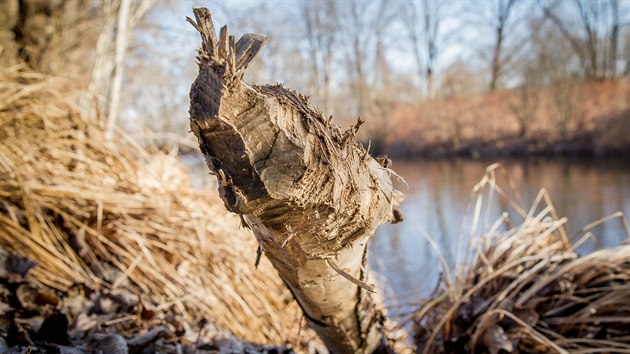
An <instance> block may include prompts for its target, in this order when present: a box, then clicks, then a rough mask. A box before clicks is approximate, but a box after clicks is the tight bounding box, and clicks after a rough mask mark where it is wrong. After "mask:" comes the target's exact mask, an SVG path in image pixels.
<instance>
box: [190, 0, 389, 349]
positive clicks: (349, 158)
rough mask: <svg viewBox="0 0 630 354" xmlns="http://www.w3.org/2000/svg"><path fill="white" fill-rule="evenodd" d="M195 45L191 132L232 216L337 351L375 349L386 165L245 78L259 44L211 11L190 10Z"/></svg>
mask: <svg viewBox="0 0 630 354" xmlns="http://www.w3.org/2000/svg"><path fill="white" fill-rule="evenodd" d="M194 12H195V17H196V22H194V21H193V20H191V19H188V20H189V22H191V23H192V24H193V26H195V28H196V29H197V30H198V31H199V32H200V33H201V38H202V47H201V49H200V50H199V55H198V57H197V59H198V62H199V76H198V77H197V79H196V81H195V82H194V83H193V85H192V87H191V91H190V99H191V106H190V117H191V128H192V131H193V132H194V134H195V135H196V136H197V139H198V141H199V146H200V149H201V152H202V153H203V155H204V157H205V159H206V163H207V165H208V168H209V169H210V170H211V171H212V172H213V173H215V174H216V176H217V179H218V181H219V194H220V196H221V198H222V199H223V201H224V203H225V206H226V208H227V209H228V210H230V211H232V212H235V213H237V214H240V215H241V217H242V220H243V222H244V223H246V225H247V226H249V227H250V228H251V229H252V231H253V233H254V235H255V237H256V238H257V240H258V242H259V244H260V247H261V250H262V251H263V252H264V254H265V255H266V256H267V257H268V258H269V260H270V261H271V263H272V264H273V265H274V267H275V268H276V270H277V271H278V273H279V275H280V276H281V277H282V279H283V280H284V281H285V283H286V285H287V287H288V288H289V289H290V290H291V292H292V293H293V295H294V297H295V299H296V300H297V302H298V303H299V305H300V306H301V307H302V309H303V311H304V315H305V316H306V318H307V319H308V322H309V324H310V326H311V327H312V328H314V329H315V330H316V331H317V333H318V334H319V335H320V337H321V338H322V339H323V341H324V342H325V343H326V345H327V346H328V348H329V349H330V350H331V351H332V352H335V353H367V352H372V351H374V350H375V349H377V348H378V347H379V346H380V345H381V339H382V331H383V328H382V322H383V316H382V315H381V314H380V313H379V311H377V310H376V308H375V305H374V302H373V301H372V296H371V292H370V291H371V289H372V287H371V286H370V285H369V284H367V283H368V279H367V277H368V274H367V271H366V269H367V259H366V257H367V243H368V239H369V237H370V236H371V235H372V233H373V231H374V229H375V228H376V226H378V225H379V224H381V223H383V222H385V221H395V220H396V219H397V218H396V217H395V216H399V214H398V213H397V212H395V211H394V207H395V205H396V200H398V199H400V195H401V194H400V193H399V192H398V191H396V190H395V189H394V188H393V187H392V183H391V179H390V173H391V170H389V169H387V168H386V166H382V165H381V164H379V163H378V162H377V161H376V160H374V159H372V158H371V157H370V155H369V154H368V153H367V152H366V151H365V150H364V149H363V148H362V147H361V146H360V145H359V144H358V143H356V141H355V137H354V136H355V133H356V130H357V129H358V126H359V125H360V122H359V123H357V125H356V126H354V127H351V128H350V129H349V130H348V131H345V132H344V131H342V130H341V129H340V128H339V127H337V126H336V125H333V124H331V123H330V119H329V118H325V117H324V116H323V115H322V113H321V112H320V111H319V110H318V109H316V108H314V107H312V106H310V105H309V103H308V98H306V97H305V96H303V95H301V94H299V93H297V92H295V91H293V90H290V89H286V88H284V87H282V86H281V85H266V86H250V85H247V84H245V83H244V82H242V81H241V79H242V77H243V72H244V70H245V68H246V67H247V65H248V64H249V62H250V61H251V60H252V59H253V58H254V57H255V56H256V54H257V53H258V52H259V50H260V49H261V48H262V46H263V45H264V43H265V41H266V38H265V37H262V36H258V35H254V34H246V35H244V36H243V37H242V38H241V39H240V40H239V41H238V42H235V39H234V37H233V36H228V34H227V29H226V27H223V28H222V29H221V33H220V36H219V37H218V38H217V36H216V34H215V32H214V28H213V24H212V20H211V17H210V13H209V11H208V10H207V9H195V10H194Z"/></svg>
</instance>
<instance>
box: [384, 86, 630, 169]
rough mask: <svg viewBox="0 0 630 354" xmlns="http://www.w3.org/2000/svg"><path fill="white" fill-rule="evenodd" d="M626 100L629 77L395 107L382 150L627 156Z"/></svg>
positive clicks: (629, 118)
mask: <svg viewBox="0 0 630 354" xmlns="http://www.w3.org/2000/svg"><path fill="white" fill-rule="evenodd" d="M629 102H630V79H628V78H621V79H616V80H609V81H605V82H592V83H584V82H570V83H567V84H566V85H564V86H561V87H544V88H538V89H535V90H534V89H531V90H528V91H523V90H522V89H515V90H507V91H500V92H495V93H490V94H483V95H477V96H468V97H451V98H444V99H439V100H434V101H429V102H426V103H422V104H420V105H407V106H401V107H398V108H397V109H395V110H394V112H393V113H392V117H391V121H390V123H389V124H388V125H387V126H388V127H389V129H385V131H386V136H385V138H384V141H385V144H384V151H385V152H386V153H387V154H388V155H390V156H394V157H411V156H416V157H417V156H424V157H445V156H469V157H498V156H505V157H507V156H559V155H563V156H590V157H592V156H623V155H626V156H627V155H628V154H630V131H629V130H628V129H627V127H628V126H630V103H629ZM399 127H405V129H400V128H399Z"/></svg>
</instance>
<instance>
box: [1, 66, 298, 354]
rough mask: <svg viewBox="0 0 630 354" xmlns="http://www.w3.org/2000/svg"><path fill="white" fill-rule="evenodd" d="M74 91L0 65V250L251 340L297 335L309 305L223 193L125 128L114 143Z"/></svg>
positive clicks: (58, 279) (55, 278)
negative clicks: (301, 304) (264, 254)
mask: <svg viewBox="0 0 630 354" xmlns="http://www.w3.org/2000/svg"><path fill="white" fill-rule="evenodd" d="M71 96H72V92H69V91H68V90H67V88H66V87H65V86H64V83H63V82H60V81H59V80H57V79H53V78H49V77H46V76H43V75H39V74H34V73H30V72H25V71H23V70H21V69H20V68H19V67H16V68H10V69H5V70H3V71H2V72H0V246H2V247H4V248H6V249H8V250H11V251H13V252H16V253H19V254H21V255H24V256H27V257H29V258H31V259H34V260H36V261H37V262H38V264H39V266H38V267H36V268H35V269H34V270H33V271H32V273H31V274H30V275H29V276H30V277H32V278H33V281H34V282H36V283H37V284H40V285H42V286H44V285H45V286H49V287H53V288H55V289H58V290H61V291H64V290H66V289H68V287H70V286H71V285H72V284H73V283H77V282H83V283H85V284H87V285H88V286H91V287H96V288H105V289H114V288H127V289H128V290H130V291H132V292H133V293H136V294H138V295H140V296H142V297H143V298H145V299H150V300H151V301H153V302H155V303H157V304H158V305H159V307H158V309H163V310H164V309H170V310H171V311H173V312H175V313H178V314H180V315H181V316H183V317H184V318H185V319H186V320H187V321H189V322H191V323H192V322H193V321H196V320H200V319H208V320H210V321H214V322H215V323H217V324H218V325H219V326H220V327H222V328H224V329H227V330H229V331H231V332H233V333H234V334H236V335H237V336H239V337H241V338H243V339H245V340H248V341H253V342H258V343H276V344H281V343H284V342H285V341H287V340H289V339H290V338H293V339H292V340H295V337H296V336H297V335H298V329H299V328H298V327H299V325H298V323H301V321H300V318H301V316H302V314H301V311H300V310H299V308H298V307H297V306H296V304H295V303H294V302H293V301H292V298H291V296H290V294H289V293H288V291H287V290H286V289H285V288H284V286H283V285H282V283H281V281H280V279H279V277H278V276H277V275H276V272H275V271H274V270H273V268H272V267H271V266H270V264H269V263H268V262H267V261H266V260H265V261H263V262H262V263H261V265H260V267H259V269H258V270H255V269H254V258H255V254H256V247H257V245H256V242H255V240H254V239H253V237H251V235H249V234H247V233H246V232H244V231H242V230H239V226H238V225H239V221H238V219H237V218H235V217H234V216H231V215H227V214H226V213H225V211H224V207H223V205H222V204H221V202H220V200H219V199H218V198H217V197H216V196H215V195H216V193H215V192H214V191H210V190H202V191H198V190H195V189H193V188H192V186H191V183H190V175H189V172H188V171H187V168H186V166H184V165H183V164H182V163H181V162H179V161H178V159H177V158H176V156H173V155H170V154H165V153H161V152H156V153H148V152H147V151H145V150H143V149H142V148H140V147H139V146H138V145H137V144H135V143H134V142H133V141H132V140H131V139H129V138H128V137H126V136H125V135H124V134H123V133H122V132H120V131H119V132H118V134H117V136H116V137H115V139H114V141H112V142H107V141H106V140H105V139H104V135H103V133H102V131H101V129H99V127H98V126H97V125H96V124H95V123H92V122H91V121H88V120H87V117H81V116H79V114H78V111H77V110H76V109H75V107H74V106H73V105H72V104H71V103H69V101H68V99H67V97H71ZM308 333H309V332H308V331H306V330H304V331H302V333H301V336H302V337H303V338H305V337H308Z"/></svg>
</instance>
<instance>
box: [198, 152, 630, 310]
mask: <svg viewBox="0 0 630 354" xmlns="http://www.w3.org/2000/svg"><path fill="white" fill-rule="evenodd" d="M494 162H496V161H479V160H471V159H442V160H406V161H394V163H393V166H392V168H393V169H394V170H395V171H396V173H397V174H399V175H400V176H401V177H402V178H403V179H404V180H405V181H406V182H407V184H408V186H406V185H404V184H403V183H397V188H398V189H400V190H401V191H402V192H403V193H404V194H405V200H404V202H403V203H402V205H401V209H402V212H403V215H404V217H405V221H404V222H402V223H399V224H396V225H389V224H386V225H382V226H380V227H379V228H378V229H377V231H376V234H375V236H374V237H373V238H372V241H371V243H370V257H369V261H370V266H371V268H372V269H373V270H374V271H375V273H376V277H378V281H379V283H380V284H382V285H383V286H384V290H383V291H384V297H385V299H386V302H387V304H388V305H389V307H390V309H391V310H393V312H394V314H395V313H396V312H398V311H400V312H402V311H403V310H404V309H408V308H409V307H408V306H405V304H407V303H408V302H412V301H414V300H418V299H420V298H421V297H424V296H428V295H429V294H430V293H431V291H432V290H433V289H434V287H435V285H436V284H437V280H438V277H439V274H440V272H441V270H442V269H441V266H440V263H439V259H438V254H437V252H436V251H435V250H434V249H433V248H432V247H431V246H430V245H429V243H428V242H427V240H426V238H425V237H423V235H422V234H423V233H425V235H428V236H430V237H431V239H433V240H434V242H435V243H436V244H437V246H438V247H439V249H440V252H441V253H442V254H443V256H444V259H446V260H447V262H448V263H449V264H450V265H451V266H452V265H453V264H454V262H455V258H456V256H455V254H456V250H457V245H458V242H457V240H458V236H459V235H461V234H463V233H462V230H466V228H465V226H463V224H464V222H463V221H464V219H465V217H466V215H467V207H468V205H469V203H470V200H471V190H472V188H473V187H474V186H475V184H477V183H478V182H479V180H480V179H481V178H482V177H483V175H484V171H485V169H486V167H487V166H488V165H490V164H492V163H494ZM498 162H500V163H501V166H503V168H504V169H505V171H506V172H507V175H508V176H510V178H511V179H512V181H513V182H514V184H515V185H516V188H517V190H518V191H519V192H520V194H521V199H522V203H523V204H524V205H523V206H524V207H529V206H530V205H531V204H532V202H533V201H534V199H535V198H536V195H537V194H538V192H539V191H540V189H541V188H542V187H545V188H546V189H547V191H548V192H549V194H550V196H551V200H552V202H553V204H554V206H555V209H556V211H557V213H558V215H559V216H560V217H562V216H566V217H567V218H568V220H569V221H568V225H567V228H568V231H569V232H568V234H572V233H574V232H576V231H578V230H580V229H581V228H582V227H584V226H585V225H587V224H589V223H591V222H593V221H595V220H598V219H600V218H603V217H605V216H607V215H610V214H613V213H615V212H617V211H622V212H624V213H625V214H626V215H630V160H628V159H613V160H609V159H596V160H588V161H587V160H557V159H554V160H548V159H527V160H507V161H498ZM186 163H187V164H188V165H189V166H190V167H191V168H192V171H193V175H194V176H195V184H196V185H202V184H205V183H215V181H214V179H210V178H209V175H208V171H207V169H206V166H205V164H204V163H203V161H202V160H201V159H200V158H194V159H191V160H188V161H186ZM505 207H506V205H501V204H500V203H499V202H498V201H495V203H494V205H493V210H494V213H495V215H494V216H495V218H496V217H498V216H499V215H500V211H501V210H503V209H504V208H505ZM490 219H492V220H494V219H493V218H492V217H491V218H490ZM514 221H515V223H517V222H518V218H514ZM592 231H593V233H594V235H595V238H593V239H591V240H589V241H588V242H586V243H585V244H584V245H583V246H581V247H580V248H579V249H578V251H579V252H580V253H586V252H590V251H592V250H595V249H598V248H601V247H612V246H616V245H619V244H621V243H623V242H624V241H625V240H626V234H625V231H624V227H623V226H622V223H621V222H620V220H619V219H615V220H611V221H609V222H606V223H604V224H602V225H601V226H598V227H596V228H594V229H593V230H592ZM460 245H461V243H460Z"/></svg>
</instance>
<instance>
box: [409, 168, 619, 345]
mask: <svg viewBox="0 0 630 354" xmlns="http://www.w3.org/2000/svg"><path fill="white" fill-rule="evenodd" d="M502 172H503V171H502V170H501V169H500V168H497V165H493V166H490V167H489V168H488V172H487V175H486V176H485V177H484V179H483V180H482V181H481V182H480V183H479V184H478V185H477V186H476V187H475V191H474V198H473V205H474V208H473V209H474V212H473V213H472V216H471V222H472V226H471V228H472V230H475V229H476V228H477V227H479V226H480V225H486V226H485V227H482V228H483V229H484V231H482V232H481V233H480V234H479V235H478V236H475V237H471V240H470V244H469V252H467V254H469V255H472V259H470V260H468V258H466V260H464V261H463V262H461V266H460V267H459V268H457V269H455V270H449V269H445V272H444V276H443V279H442V281H441V283H440V288H439V290H438V291H436V293H435V294H434V296H433V297H432V299H430V300H428V301H426V302H425V303H423V304H422V306H421V308H420V309H419V310H418V311H417V312H416V313H415V314H414V315H413V321H414V323H415V338H416V344H417V345H418V347H419V350H420V351H421V352H422V353H473V352H488V353H493V354H495V353H500V352H504V353H505V352H507V353H512V352H517V353H549V352H558V353H627V352H628V351H629V350H630V325H629V322H628V321H629V320H628V319H629V318H630V306H629V304H630V285H629V283H630V245H628V244H625V245H623V246H619V247H617V248H613V249H604V250H600V251H597V252H594V253H592V254H589V255H586V256H582V257H579V256H578V255H576V253H575V252H574V249H575V248H576V247H577V246H578V245H579V244H580V243H581V242H583V241H584V240H585V238H587V237H593V235H592V234H590V233H589V231H588V230H589V229H590V228H592V227H594V226H595V225H596V224H598V223H600V222H604V221H608V222H613V221H612V220H610V219H613V218H615V219H618V220H616V221H619V220H621V222H622V223H623V224H624V227H625V229H626V233H628V225H627V221H626V219H625V217H624V216H623V215H620V214H614V215H612V216H611V217H609V218H607V219H605V220H601V221H598V222H595V223H593V224H591V225H588V226H586V227H585V228H583V229H582V230H580V232H579V233H578V234H576V235H573V236H572V237H569V236H567V234H566V232H565V229H564V225H565V223H566V218H558V216H557V215H556V212H555V209H554V207H553V205H552V204H551V201H550V200H549V197H548V195H547V194H546V192H545V191H544V190H542V191H541V192H540V194H539V196H538V198H537V199H536V201H535V202H534V204H533V206H532V207H531V208H530V209H529V210H525V209H523V208H522V207H521V206H520V205H519V203H517V202H516V201H518V200H519V199H520V198H519V196H518V193H517V192H516V190H515V189H511V187H512V184H511V182H510V181H509V179H508V178H497V176H500V175H501V173H502ZM500 182H503V183H500ZM494 196H496V197H498V198H505V199H506V200H507V203H508V205H510V207H511V208H512V211H513V212H514V213H516V215H517V217H519V218H522V219H523V221H522V223H521V224H520V225H518V226H513V223H514V221H513V220H511V219H510V217H509V216H508V213H507V212H506V213H504V214H503V216H502V217H501V218H500V219H499V220H497V221H496V222H494V223H493V224H483V223H484V222H487V221H488V220H485V221H484V220H483V219H484V215H486V210H485V209H486V208H488V207H489V205H491V204H492V203H489V202H487V200H488V199H492V198H493V197H494ZM483 205H485V206H486V207H485V208H484V206H483ZM510 215H512V214H510ZM616 221H615V222H616ZM490 225H492V226H490ZM503 226H507V228H508V230H507V231H500V230H501V228H502V227H503ZM627 236H628V237H630V234H628V235H627ZM569 239H571V240H572V243H571V242H570V241H569Z"/></svg>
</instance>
